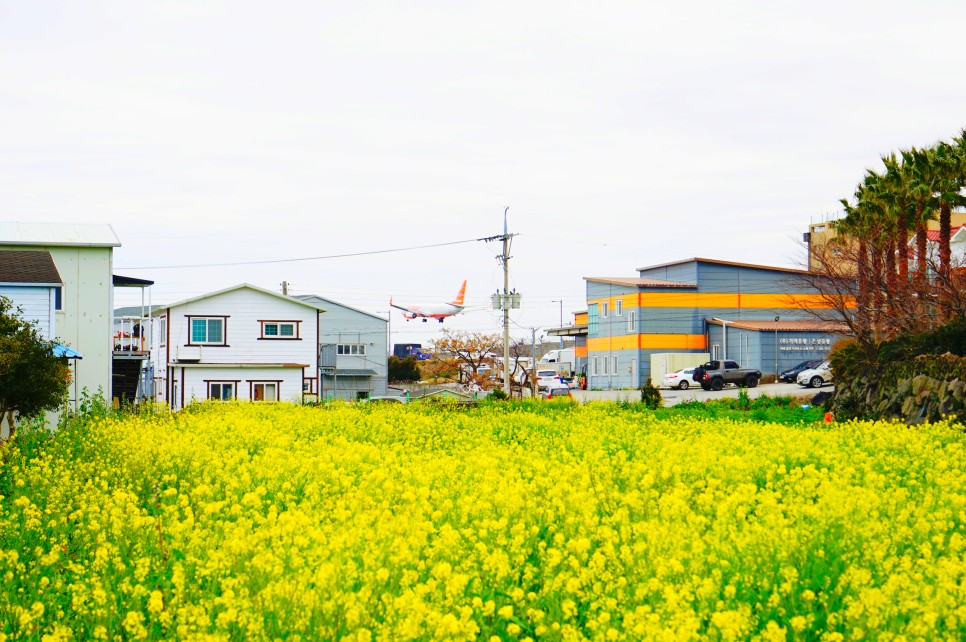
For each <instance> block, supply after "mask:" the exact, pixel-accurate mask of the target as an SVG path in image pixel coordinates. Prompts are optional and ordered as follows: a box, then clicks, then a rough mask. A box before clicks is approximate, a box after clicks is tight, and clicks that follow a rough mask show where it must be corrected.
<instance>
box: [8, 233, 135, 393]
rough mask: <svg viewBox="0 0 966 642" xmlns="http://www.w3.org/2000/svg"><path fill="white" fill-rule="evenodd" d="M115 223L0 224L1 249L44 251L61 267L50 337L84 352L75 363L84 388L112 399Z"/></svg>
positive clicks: (117, 241)
mask: <svg viewBox="0 0 966 642" xmlns="http://www.w3.org/2000/svg"><path fill="white" fill-rule="evenodd" d="M120 245H121V243H120V241H119V240H118V238H117V235H116V234H115V233H114V230H113V229H112V228H111V226H110V225H93V224H90V225H83V224H45V223H12V222H0V250H10V251H43V252H47V253H49V255H50V257H51V259H52V260H53V262H54V265H55V266H56V268H57V272H58V273H59V275H60V277H61V280H62V281H63V284H62V287H61V288H60V290H59V292H54V296H55V297H56V298H55V301H54V304H55V309H54V314H53V322H52V323H51V324H50V331H51V335H52V336H55V337H56V338H57V340H58V341H59V342H60V343H63V344H65V345H67V346H70V347H71V348H72V349H74V350H76V351H77V352H79V353H81V354H83V355H84V358H83V360H82V361H81V362H80V363H77V364H76V369H75V372H74V377H75V382H76V385H77V387H78V388H79V390H81V391H83V390H85V389H86V390H87V391H88V392H89V393H91V394H97V393H98V392H100V393H102V394H103V395H104V397H105V398H106V399H111V398H112V376H111V365H112V353H113V347H114V346H113V341H112V338H111V324H112V310H113V298H114V288H113V278H112V269H113V260H114V248H116V247H119V246H120Z"/></svg>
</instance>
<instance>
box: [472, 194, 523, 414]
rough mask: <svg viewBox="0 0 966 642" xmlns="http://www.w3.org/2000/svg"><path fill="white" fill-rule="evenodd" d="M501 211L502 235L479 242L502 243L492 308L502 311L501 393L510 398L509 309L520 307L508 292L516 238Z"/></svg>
mask: <svg viewBox="0 0 966 642" xmlns="http://www.w3.org/2000/svg"><path fill="white" fill-rule="evenodd" d="M509 210H510V208H509V207H506V208H505V209H504V210H503V234H500V235H498V236H490V237H487V238H484V239H480V240H481V241H496V240H500V241H503V253H502V254H500V255H499V256H497V257H496V259H497V261H499V262H500V263H502V264H503V292H502V293H500V292H497V293H496V294H494V295H493V297H492V299H491V300H492V302H493V308H494V309H500V310H503V392H505V393H506V394H507V396H508V397H509V396H510V309H511V308H513V309H516V308H519V307H520V295H519V294H518V293H516V292H510V240H511V239H512V238H513V237H514V236H516V235H515V234H510V233H509V232H507V224H506V213H507V212H508V211H509Z"/></svg>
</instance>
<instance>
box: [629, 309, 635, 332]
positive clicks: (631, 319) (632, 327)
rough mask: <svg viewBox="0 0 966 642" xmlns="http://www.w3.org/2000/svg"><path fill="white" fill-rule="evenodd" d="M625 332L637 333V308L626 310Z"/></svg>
mask: <svg viewBox="0 0 966 642" xmlns="http://www.w3.org/2000/svg"><path fill="white" fill-rule="evenodd" d="M627 334H637V310H628V311H627Z"/></svg>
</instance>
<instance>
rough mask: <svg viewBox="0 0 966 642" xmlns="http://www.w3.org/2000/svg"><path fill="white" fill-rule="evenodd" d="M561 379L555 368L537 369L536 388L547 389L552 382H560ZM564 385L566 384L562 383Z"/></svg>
mask: <svg viewBox="0 0 966 642" xmlns="http://www.w3.org/2000/svg"><path fill="white" fill-rule="evenodd" d="M561 383H562V379H561V378H560V375H559V374H557V371H556V370H537V390H548V389H549V388H550V387H551V386H553V385H554V384H561ZM563 387H566V384H563Z"/></svg>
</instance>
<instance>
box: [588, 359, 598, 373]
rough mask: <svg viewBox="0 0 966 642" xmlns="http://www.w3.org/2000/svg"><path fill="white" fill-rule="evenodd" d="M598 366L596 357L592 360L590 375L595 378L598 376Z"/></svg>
mask: <svg viewBox="0 0 966 642" xmlns="http://www.w3.org/2000/svg"><path fill="white" fill-rule="evenodd" d="M597 366H598V362H597V357H594V358H593V359H591V360H590V374H592V375H594V376H596V375H597Z"/></svg>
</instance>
